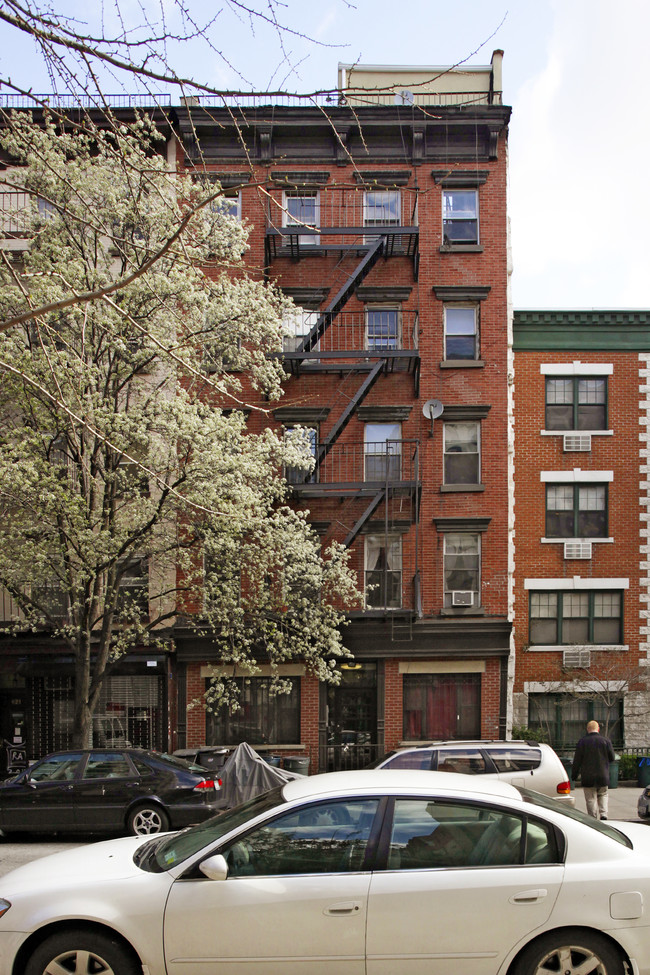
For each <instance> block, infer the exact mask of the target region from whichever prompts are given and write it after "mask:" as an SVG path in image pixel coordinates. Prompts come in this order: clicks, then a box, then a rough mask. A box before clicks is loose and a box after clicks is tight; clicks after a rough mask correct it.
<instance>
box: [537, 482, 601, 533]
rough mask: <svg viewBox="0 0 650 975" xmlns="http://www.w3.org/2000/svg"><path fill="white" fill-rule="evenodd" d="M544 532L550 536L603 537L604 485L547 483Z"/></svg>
mask: <svg viewBox="0 0 650 975" xmlns="http://www.w3.org/2000/svg"><path fill="white" fill-rule="evenodd" d="M546 535H547V536H548V537H549V538H605V537H606V536H607V485H606V484H547V485H546Z"/></svg>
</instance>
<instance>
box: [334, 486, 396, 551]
mask: <svg viewBox="0 0 650 975" xmlns="http://www.w3.org/2000/svg"><path fill="white" fill-rule="evenodd" d="M385 497H386V488H382V489H381V491H378V492H377V494H376V495H375V496H374V498H373V499H372V501H371V502H370V504H369V505H368V507H367V508H366V510H365V511H364V512H363V514H362V515H361V517H360V518H359V520H358V521H357V522H356V524H355V525H354V526H353V527H352V528H351V529H350V531H349V532H348V534H347V536H346V537H345V539H344V541H343V545H344V547H345V548H349V547H350V545H352V542H353V541H354V540H355V538H356V537H357V535H358V534H359V532H360V531H361V529H362V528H363V526H364V525H365V523H366V522H367V521H368V519H369V518H370V516H371V515H372V513H373V512H374V511H376V510H377V508H378V507H379V505H380V504H381V502H382V501H383V499H384V498H385Z"/></svg>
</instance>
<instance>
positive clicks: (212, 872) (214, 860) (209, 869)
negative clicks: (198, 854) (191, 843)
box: [199, 853, 228, 880]
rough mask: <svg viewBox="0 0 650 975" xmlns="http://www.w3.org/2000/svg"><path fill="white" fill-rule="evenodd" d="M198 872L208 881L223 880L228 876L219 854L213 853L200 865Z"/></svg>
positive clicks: (223, 860)
mask: <svg viewBox="0 0 650 975" xmlns="http://www.w3.org/2000/svg"><path fill="white" fill-rule="evenodd" d="M199 870H200V871H201V873H202V874H204V875H205V876H206V877H207V878H208V880H225V879H226V877H227V876H228V864H227V863H226V858H225V857H224V856H223V855H222V854H221V853H215V854H214V856H211V857H208V859H207V860H204V861H203V863H200V864H199Z"/></svg>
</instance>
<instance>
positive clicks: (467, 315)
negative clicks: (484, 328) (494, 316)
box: [444, 305, 478, 359]
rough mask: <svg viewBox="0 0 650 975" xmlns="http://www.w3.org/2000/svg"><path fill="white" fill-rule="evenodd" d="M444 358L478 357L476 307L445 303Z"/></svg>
mask: <svg viewBox="0 0 650 975" xmlns="http://www.w3.org/2000/svg"><path fill="white" fill-rule="evenodd" d="M444 319H445V349H444V356H445V359H478V308H477V306H476V305H445V308H444Z"/></svg>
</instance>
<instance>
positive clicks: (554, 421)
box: [545, 376, 607, 430]
mask: <svg viewBox="0 0 650 975" xmlns="http://www.w3.org/2000/svg"><path fill="white" fill-rule="evenodd" d="M545 423H546V429H547V430H606V429H607V378H606V377H605V376H566V377H565V376H557V377H553V376H548V377H547V378H546V420H545Z"/></svg>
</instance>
